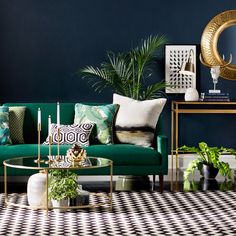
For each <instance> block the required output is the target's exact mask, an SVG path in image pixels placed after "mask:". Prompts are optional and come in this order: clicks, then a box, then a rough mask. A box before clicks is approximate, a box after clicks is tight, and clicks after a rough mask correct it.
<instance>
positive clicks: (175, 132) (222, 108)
mask: <svg viewBox="0 0 236 236" xmlns="http://www.w3.org/2000/svg"><path fill="white" fill-rule="evenodd" d="M186 105H187V106H188V107H186ZM189 106H191V108H189ZM196 106H197V107H196ZM229 106H230V107H229ZM234 106H235V107H234ZM199 107H202V108H199ZM232 107H234V108H232ZM179 114H236V102H198V101H197V102H185V101H172V104H171V168H172V170H173V166H174V154H175V159H176V162H175V165H176V170H178V169H179V157H178V154H179V152H178V147H179V146H178V145H179Z"/></svg>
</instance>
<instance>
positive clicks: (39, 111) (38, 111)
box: [38, 108, 41, 124]
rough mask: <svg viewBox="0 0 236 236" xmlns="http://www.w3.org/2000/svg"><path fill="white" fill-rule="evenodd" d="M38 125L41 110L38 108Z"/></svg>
mask: <svg viewBox="0 0 236 236" xmlns="http://www.w3.org/2000/svg"><path fill="white" fill-rule="evenodd" d="M38 124H41V110H40V108H38Z"/></svg>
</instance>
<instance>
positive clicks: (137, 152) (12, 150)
mask: <svg viewBox="0 0 236 236" xmlns="http://www.w3.org/2000/svg"><path fill="white" fill-rule="evenodd" d="M4 105H5V106H26V113H25V119H24V140H25V144H15V145H1V146H0V162H1V168H0V171H1V174H2V175H3V164H2V163H3V161H4V160H6V159H10V158H14V157H23V156H37V151H38V145H37V110H38V108H40V109H41V111H42V131H41V142H44V141H45V140H46V137H47V134H48V115H51V116H52V123H56V103H6V104H4ZM74 105H75V103H61V104H60V109H61V124H73V121H74ZM91 105H98V104H91ZM99 105H101V104H99ZM167 146H168V145H167V137H166V136H164V135H163V134H162V133H161V117H160V119H159V121H158V124H157V129H156V134H155V140H154V147H153V148H147V147H141V146H136V145H132V144H112V145H102V144H101V145H100V144H99V145H94V144H93V143H91V145H90V146H88V147H85V149H86V151H87V154H88V156H95V157H96V156H98V157H104V158H109V159H111V160H113V165H114V168H113V174H114V175H153V182H154V181H155V175H159V181H160V191H162V189H163V176H164V175H166V174H167V172H168V151H167ZM70 147H71V146H70V145H61V146H60V153H61V154H65V153H66V151H67V149H69V148H70ZM56 153H57V145H52V154H54V155H55V154H56ZM41 155H45V156H46V155H48V146H47V145H41ZM108 173H109V170H108V168H100V169H93V170H89V172H88V170H87V171H84V172H80V174H82V175H83V174H87V175H107V174H108ZM8 174H9V175H29V174H31V171H29V170H24V171H22V170H20V169H12V168H8Z"/></svg>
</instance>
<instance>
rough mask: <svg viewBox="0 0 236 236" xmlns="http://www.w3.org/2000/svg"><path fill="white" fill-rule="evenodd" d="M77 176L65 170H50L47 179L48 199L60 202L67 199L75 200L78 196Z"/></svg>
mask: <svg viewBox="0 0 236 236" xmlns="http://www.w3.org/2000/svg"><path fill="white" fill-rule="evenodd" d="M77 178H78V177H77V175H76V174H75V173H73V172H71V171H67V170H51V171H50V178H49V188H48V189H49V193H48V196H49V198H50V199H55V200H57V201H60V200H62V199H67V198H75V197H76V196H77V195H78V192H77V188H78V184H77Z"/></svg>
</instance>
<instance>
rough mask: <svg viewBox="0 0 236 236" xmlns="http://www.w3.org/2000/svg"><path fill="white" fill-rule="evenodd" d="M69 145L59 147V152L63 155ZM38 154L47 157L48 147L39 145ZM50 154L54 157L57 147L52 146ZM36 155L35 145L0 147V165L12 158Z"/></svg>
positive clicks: (36, 148) (36, 147)
mask: <svg viewBox="0 0 236 236" xmlns="http://www.w3.org/2000/svg"><path fill="white" fill-rule="evenodd" d="M70 147H71V145H61V146H60V152H61V154H65V153H66V151H67V149H69V148H70ZM40 152H41V155H42V156H47V155H48V145H41V147H40ZM52 153H53V154H54V155H55V154H56V153H57V145H52ZM37 155H38V145H37V144H17V145H5V146H0V163H1V164H2V162H3V161H4V160H6V159H11V158H14V157H24V156H37Z"/></svg>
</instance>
